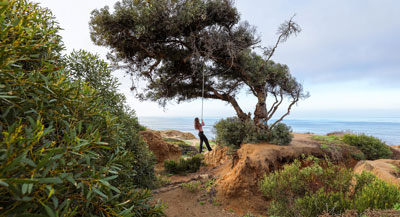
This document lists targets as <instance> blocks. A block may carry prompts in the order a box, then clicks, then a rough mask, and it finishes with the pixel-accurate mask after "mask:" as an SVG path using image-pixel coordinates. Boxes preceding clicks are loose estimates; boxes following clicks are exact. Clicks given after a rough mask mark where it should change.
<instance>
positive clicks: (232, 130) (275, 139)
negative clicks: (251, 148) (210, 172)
mask: <svg viewBox="0 0 400 217" xmlns="http://www.w3.org/2000/svg"><path fill="white" fill-rule="evenodd" d="M214 131H215V133H216V135H217V136H216V142H217V143H218V144H220V145H223V146H232V147H234V148H239V147H240V145H242V144H244V143H256V142H260V141H264V142H265V141H266V142H270V143H272V144H276V145H288V144H289V143H290V142H291V141H292V138H293V136H292V135H291V134H290V133H291V128H290V127H289V126H287V125H285V124H284V123H278V124H277V125H275V126H274V127H273V128H272V129H271V130H270V131H267V130H260V129H258V128H257V127H256V126H255V125H254V123H253V122H252V121H251V120H247V121H241V120H240V119H239V118H237V117H231V118H227V119H221V120H220V121H218V122H217V123H215V125H214Z"/></svg>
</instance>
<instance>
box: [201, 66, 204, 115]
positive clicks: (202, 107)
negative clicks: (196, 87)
mask: <svg viewBox="0 0 400 217" xmlns="http://www.w3.org/2000/svg"><path fill="white" fill-rule="evenodd" d="M203 111H204V71H203V88H202V91H201V120H203Z"/></svg>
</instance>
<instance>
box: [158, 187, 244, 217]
mask: <svg viewBox="0 0 400 217" xmlns="http://www.w3.org/2000/svg"><path fill="white" fill-rule="evenodd" d="M154 196H155V198H157V199H160V200H161V201H162V202H163V203H165V204H166V205H167V206H168V208H167V209H166V211H165V214H166V215H167V217H209V216H210V217H211V216H214V217H225V216H232V217H236V216H239V215H237V214H235V213H233V212H230V211H227V210H225V209H224V208H223V207H222V206H218V205H213V204H211V203H210V202H209V201H203V202H200V201H201V200H200V198H201V193H199V192H197V193H191V192H188V191H186V190H185V189H182V188H176V189H174V190H171V191H167V192H164V193H159V194H156V195H154Z"/></svg>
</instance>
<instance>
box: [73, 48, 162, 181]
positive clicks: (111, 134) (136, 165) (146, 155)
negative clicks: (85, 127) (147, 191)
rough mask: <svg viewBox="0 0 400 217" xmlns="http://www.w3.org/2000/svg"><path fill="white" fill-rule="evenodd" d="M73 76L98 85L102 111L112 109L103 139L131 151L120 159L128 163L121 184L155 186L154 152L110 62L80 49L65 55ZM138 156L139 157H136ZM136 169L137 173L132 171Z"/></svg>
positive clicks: (92, 85)
mask: <svg viewBox="0 0 400 217" xmlns="http://www.w3.org/2000/svg"><path fill="white" fill-rule="evenodd" d="M65 62H66V68H65V71H67V72H68V75H69V78H70V79H71V80H73V81H77V82H78V83H79V84H81V85H89V86H90V87H92V88H95V89H96V96H97V97H98V100H99V103H101V104H102V112H103V113H109V114H110V115H111V116H112V117H113V118H114V121H115V123H118V124H115V125H110V126H108V127H107V128H104V129H103V132H102V135H103V136H102V139H103V141H106V142H108V143H110V144H120V145H123V146H124V148H126V149H128V150H129V151H130V152H131V153H129V154H127V155H126V156H124V158H123V159H121V160H120V161H119V162H118V163H119V164H122V165H124V167H123V168H125V169H123V170H122V171H120V177H119V180H118V183H119V184H123V185H125V187H127V188H130V187H131V186H132V185H139V186H141V187H152V182H153V181H155V177H154V174H153V170H154V160H155V158H154V156H153V153H152V152H150V151H149V150H148V148H147V145H146V144H145V143H144V141H143V140H142V139H141V138H140V136H139V133H138V132H139V131H140V130H141V126H140V125H139V123H138V120H137V118H136V116H135V113H134V111H132V110H131V109H130V108H129V107H128V106H127V105H126V103H125V96H124V95H122V94H120V93H118V92H117V88H118V86H119V84H118V82H117V79H116V78H114V77H113V76H112V74H111V68H110V66H109V65H108V64H107V63H106V62H105V61H104V60H102V59H100V58H99V57H98V56H97V55H94V54H91V53H89V52H86V51H83V50H80V51H73V52H72V53H71V54H70V55H67V56H65ZM133 156H135V157H136V158H137V159H140V161H139V160H136V159H134V158H132V157H133ZM132 171H135V173H132Z"/></svg>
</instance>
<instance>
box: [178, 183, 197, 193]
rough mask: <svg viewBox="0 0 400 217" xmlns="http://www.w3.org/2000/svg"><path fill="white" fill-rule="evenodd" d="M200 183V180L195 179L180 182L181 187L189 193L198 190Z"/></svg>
mask: <svg viewBox="0 0 400 217" xmlns="http://www.w3.org/2000/svg"><path fill="white" fill-rule="evenodd" d="M200 185H201V182H200V181H196V182H189V183H182V184H181V187H182V188H183V189H185V190H187V191H189V192H191V193H194V192H197V191H199V190H200Z"/></svg>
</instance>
